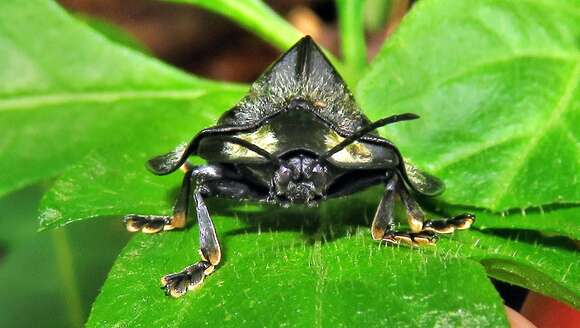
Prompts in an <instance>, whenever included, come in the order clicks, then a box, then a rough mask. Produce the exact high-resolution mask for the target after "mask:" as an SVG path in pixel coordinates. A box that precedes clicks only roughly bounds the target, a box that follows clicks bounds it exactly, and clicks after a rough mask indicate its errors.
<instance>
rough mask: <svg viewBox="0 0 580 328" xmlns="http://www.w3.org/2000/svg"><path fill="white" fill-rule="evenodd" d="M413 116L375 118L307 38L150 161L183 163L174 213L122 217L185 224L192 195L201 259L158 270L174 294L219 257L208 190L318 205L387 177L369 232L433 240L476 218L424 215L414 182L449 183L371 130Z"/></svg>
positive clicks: (130, 224)
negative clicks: (189, 135) (399, 219)
mask: <svg viewBox="0 0 580 328" xmlns="http://www.w3.org/2000/svg"><path fill="white" fill-rule="evenodd" d="M417 118H418V116H417V115H415V114H410V113H407V114H400V115H393V116H390V117H387V118H383V119H380V120H378V121H376V122H371V121H369V119H368V118H366V117H365V115H364V114H363V113H362V112H361V111H360V110H359V108H358V106H357V104H356V102H355V101H354V98H353V96H352V94H351V93H350V91H349V90H348V88H347V87H346V84H345V83H344V81H343V80H342V78H341V77H340V75H339V74H338V73H337V72H336V70H335V69H334V68H333V67H332V65H331V64H330V62H329V61H328V59H327V58H326V57H325V56H324V54H323V53H322V52H321V50H320V48H318V46H317V45H316V44H315V43H314V42H313V41H312V39H311V38H310V37H308V36H307V37H304V38H303V39H301V40H300V41H299V42H298V43H296V44H295V45H294V46H293V47H292V48H291V49H290V50H288V51H287V52H286V53H285V54H283V55H282V56H281V57H280V58H279V59H278V60H277V61H276V62H275V63H274V64H272V66H271V67H270V68H269V69H268V70H267V71H266V72H265V73H264V74H262V76H261V77H260V78H259V79H258V80H257V81H256V82H254V84H253V85H252V87H251V89H250V91H249V93H248V94H247V95H246V96H245V97H244V98H243V99H242V100H241V101H240V102H239V103H238V104H237V105H235V107H234V108H232V109H230V110H229V111H227V112H226V113H225V114H223V116H222V117H221V118H220V119H219V121H218V124H217V125H215V126H213V127H210V128H207V129H204V130H202V131H201V132H199V133H198V134H197V135H196V136H195V137H194V138H193V139H192V140H191V141H190V142H189V143H188V144H183V145H181V146H179V147H178V148H177V149H175V150H174V151H172V152H170V153H167V154H165V155H161V156H158V157H155V158H153V159H151V160H150V161H149V162H148V165H149V169H150V170H151V171H152V172H153V173H155V174H158V175H165V174H169V173H171V172H173V171H175V170H177V169H178V168H182V169H183V170H184V171H185V177H184V178H183V184H182V187H181V191H180V193H179V196H178V198H177V201H176V203H175V206H174V208H173V215H172V216H156V215H134V214H131V215H127V216H125V218H124V222H125V223H126V225H127V229H128V230H129V231H138V230H142V231H143V232H146V233H154V232H158V231H161V230H171V229H174V228H183V227H184V226H185V224H186V219H187V216H188V209H189V205H190V203H191V200H192V199H193V200H194V201H195V204H196V212H197V220H198V224H199V229H200V253H201V257H202V260H201V261H199V262H197V263H195V264H193V265H191V266H189V267H187V268H185V269H184V270H183V271H181V272H177V273H173V274H169V275H166V276H165V277H163V278H162V279H161V281H162V284H163V285H164V288H165V291H166V293H167V294H168V295H171V296H173V297H179V296H181V295H183V294H184V293H185V292H187V290H188V288H192V287H195V286H197V285H199V284H200V283H201V282H202V281H203V279H204V278H205V276H207V275H209V274H211V273H212V272H213V270H214V268H215V266H217V265H218V263H219V262H220V258H221V251H220V245H219V242H218V239H217V236H216V232H215V229H214V226H213V223H212V221H211V218H210V216H209V213H208V210H207V207H206V205H205V203H204V198H207V197H226V198H233V199H239V200H252V201H260V202H268V203H273V204H278V205H281V206H285V207H287V206H290V205H291V204H294V203H303V204H307V205H309V206H315V205H317V204H318V202H320V201H322V200H324V199H326V198H329V197H341V196H346V195H349V194H352V193H354V192H357V191H360V190H362V189H364V188H367V187H369V186H372V185H375V184H379V183H383V184H384V185H385V192H384V195H383V198H382V199H381V201H380V203H379V206H378V208H377V211H376V214H375V216H374V219H373V223H372V227H371V232H372V237H373V239H375V240H382V241H386V242H388V243H394V244H398V243H405V244H410V245H423V244H433V243H435V242H436V240H437V235H436V233H448V232H453V231H454V230H455V229H467V228H469V226H470V225H471V224H472V223H473V222H474V219H475V217H474V216H473V215H470V214H463V215H459V216H456V217H453V218H447V219H441V220H436V221H430V220H425V214H424V213H423V211H422V210H421V208H420V207H419V205H418V204H417V202H416V201H415V200H414V199H413V197H412V196H411V194H410V191H409V189H411V190H412V191H414V192H416V193H418V194H421V195H426V196H435V195H437V194H439V193H441V192H442V191H443V183H442V182H441V181H440V180H439V179H437V178H436V177H433V176H431V175H429V174H427V173H424V172H422V171H420V170H418V169H417V168H415V167H414V166H412V165H410V164H409V163H407V162H405V161H404V160H403V157H402V156H401V153H400V152H399V150H398V149H397V147H395V145H393V144H392V143H391V142H390V141H388V140H386V139H384V138H381V137H380V136H379V135H378V134H377V133H376V132H375V130H376V129H377V128H379V127H381V126H384V125H387V124H391V123H395V122H399V121H406V120H413V119H417ZM192 155H197V156H200V157H202V158H204V159H205V160H206V161H207V165H203V166H192V165H190V164H189V163H187V159H188V157H189V156H192ZM396 195H399V197H400V198H401V200H402V202H403V204H404V205H405V207H406V210H407V213H408V221H409V226H410V229H411V232H398V231H394V216H393V204H394V200H395V196H396Z"/></svg>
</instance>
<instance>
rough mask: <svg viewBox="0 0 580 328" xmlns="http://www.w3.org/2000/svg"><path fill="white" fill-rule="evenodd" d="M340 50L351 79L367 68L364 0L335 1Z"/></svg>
mask: <svg viewBox="0 0 580 328" xmlns="http://www.w3.org/2000/svg"><path fill="white" fill-rule="evenodd" d="M336 4H337V8H338V23H339V28H340V38H341V40H340V48H341V52H342V57H343V61H344V63H345V65H346V67H347V69H348V71H349V72H350V73H351V74H350V75H351V77H357V76H361V75H362V72H363V71H364V69H365V68H366V66H367V51H366V43H365V34H364V22H363V17H364V16H363V13H364V4H365V1H364V0H337V1H336Z"/></svg>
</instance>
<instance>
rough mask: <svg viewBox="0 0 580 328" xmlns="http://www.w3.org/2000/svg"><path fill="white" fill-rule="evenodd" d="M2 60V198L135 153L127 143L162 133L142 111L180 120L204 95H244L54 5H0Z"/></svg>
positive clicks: (36, 2) (37, 1) (34, 1)
mask: <svg viewBox="0 0 580 328" xmlns="http://www.w3.org/2000/svg"><path fill="white" fill-rule="evenodd" d="M30 22H34V24H30ZM31 40H34V42H32V41H31ZM0 62H2V66H3V69H2V70H1V72H0V82H2V83H0V129H1V130H2V131H3V134H2V139H1V140H0V153H1V154H2V161H0V172H2V177H1V179H0V195H2V194H5V193H7V192H9V191H11V190H14V189H17V188H20V187H23V186H25V185H27V184H30V183H33V182H35V181H38V180H42V179H46V178H47V177H52V176H55V175H56V174H58V173H60V172H62V170H64V169H65V168H66V167H67V166H69V165H70V164H72V163H74V162H75V161H77V160H79V159H80V158H82V157H84V156H85V155H86V154H87V153H88V152H89V151H90V150H92V149H99V148H100V149H116V148H118V147H120V148H122V149H123V150H125V151H126V150H127V149H131V148H132V147H135V145H134V144H127V143H125V142H124V139H125V138H127V136H137V135H139V134H140V133H141V130H154V129H155V128H156V123H155V121H154V120H147V119H146V115H144V114H143V113H146V112H145V111H146V109H145V108H154V110H156V111H162V112H164V113H166V115H181V114H182V113H184V112H186V111H188V112H191V110H192V109H193V108H194V107H193V106H194V105H193V104H195V100H196V99H197V98H199V97H203V96H207V95H209V94H213V95H215V97H217V98H220V97H222V96H221V95H222V94H223V95H224V96H223V97H228V95H231V94H235V95H239V94H240V90H241V89H240V88H239V87H237V86H236V87H234V86H229V85H225V84H216V83H213V82H207V81H203V80H200V79H197V78H194V77H192V76H189V75H187V74H184V73H181V72H179V71H177V70H175V69H173V68H170V67H168V66H166V65H164V64H162V63H160V62H158V61H156V60H154V59H151V58H149V57H146V56H145V55H143V54H141V53H138V52H135V51H132V50H129V49H127V48H124V47H121V46H119V45H117V44H115V43H112V42H111V41H109V40H108V39H106V38H105V37H103V36H101V35H100V34H97V33H95V32H94V31H93V30H92V29H91V28H89V27H87V26H86V25H85V24H82V23H79V22H78V21H76V20H75V19H74V18H72V17H71V16H69V15H68V14H67V13H65V12H64V11H63V10H62V9H61V8H60V7H58V5H57V4H56V3H54V2H52V1H42V0H32V1H26V2H15V1H2V2H0ZM207 103H211V101H209V102H207ZM206 107H211V105H207V106H206ZM212 108H213V111H214V112H217V111H223V109H224V108H227V107H221V103H220V107H219V108H214V107H212ZM203 115H206V114H201V115H199V114H198V116H203ZM212 117H213V116H212ZM138 121H140V122H141V124H142V125H141V126H140V127H138V126H136V125H133V124H132V123H135V122H138ZM127 124H128V125H127ZM156 132H157V134H159V135H163V133H164V131H160V130H156ZM160 138H161V139H164V137H160Z"/></svg>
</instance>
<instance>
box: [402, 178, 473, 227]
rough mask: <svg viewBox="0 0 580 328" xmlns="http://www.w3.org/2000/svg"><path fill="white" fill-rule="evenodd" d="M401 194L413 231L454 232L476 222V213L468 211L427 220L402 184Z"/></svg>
mask: <svg viewBox="0 0 580 328" xmlns="http://www.w3.org/2000/svg"><path fill="white" fill-rule="evenodd" d="M399 195H400V196H401V200H402V201H403V204H405V208H406V209H407V216H408V220H409V227H410V228H411V231H413V232H431V233H452V232H453V231H455V230H464V229H468V228H469V227H471V225H472V224H473V222H475V215H473V214H467V213H464V214H461V215H457V216H455V217H452V218H442V219H439V220H425V213H424V212H423V210H422V209H421V207H420V206H419V204H417V201H415V199H414V198H413V197H412V196H411V194H410V193H409V191H408V190H407V189H406V188H405V186H404V185H402V184H401V186H400V188H399Z"/></svg>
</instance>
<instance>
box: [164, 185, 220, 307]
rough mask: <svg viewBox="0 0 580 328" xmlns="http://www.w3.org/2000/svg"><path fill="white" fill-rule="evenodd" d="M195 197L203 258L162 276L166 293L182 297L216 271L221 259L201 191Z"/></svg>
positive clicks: (213, 228)
mask: <svg viewBox="0 0 580 328" xmlns="http://www.w3.org/2000/svg"><path fill="white" fill-rule="evenodd" d="M193 198H194V199H195V204H196V212H197V222H198V225H199V244H200V250H199V252H200V255H201V258H202V259H201V261H199V262H197V263H195V264H193V265H190V266H188V267H186V268H185V269H183V270H182V271H180V272H177V273H171V274H168V275H166V276H164V277H163V278H161V284H163V287H164V289H165V293H166V294H167V295H170V296H172V297H180V296H182V295H184V294H185V293H186V292H187V291H188V290H189V289H192V288H195V287H197V286H199V285H200V284H201V283H202V282H203V280H204V278H205V277H206V276H209V275H210V274H211V273H212V272H213V271H214V269H215V267H216V266H217V265H218V264H219V262H220V260H221V249H220V245H219V241H218V239H217V235H216V232H215V227H214V225H213V222H212V220H211V218H210V216H209V212H208V210H207V206H206V205H205V202H204V200H203V197H202V195H201V193H200V192H199V191H196V192H195V193H194V195H193Z"/></svg>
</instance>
